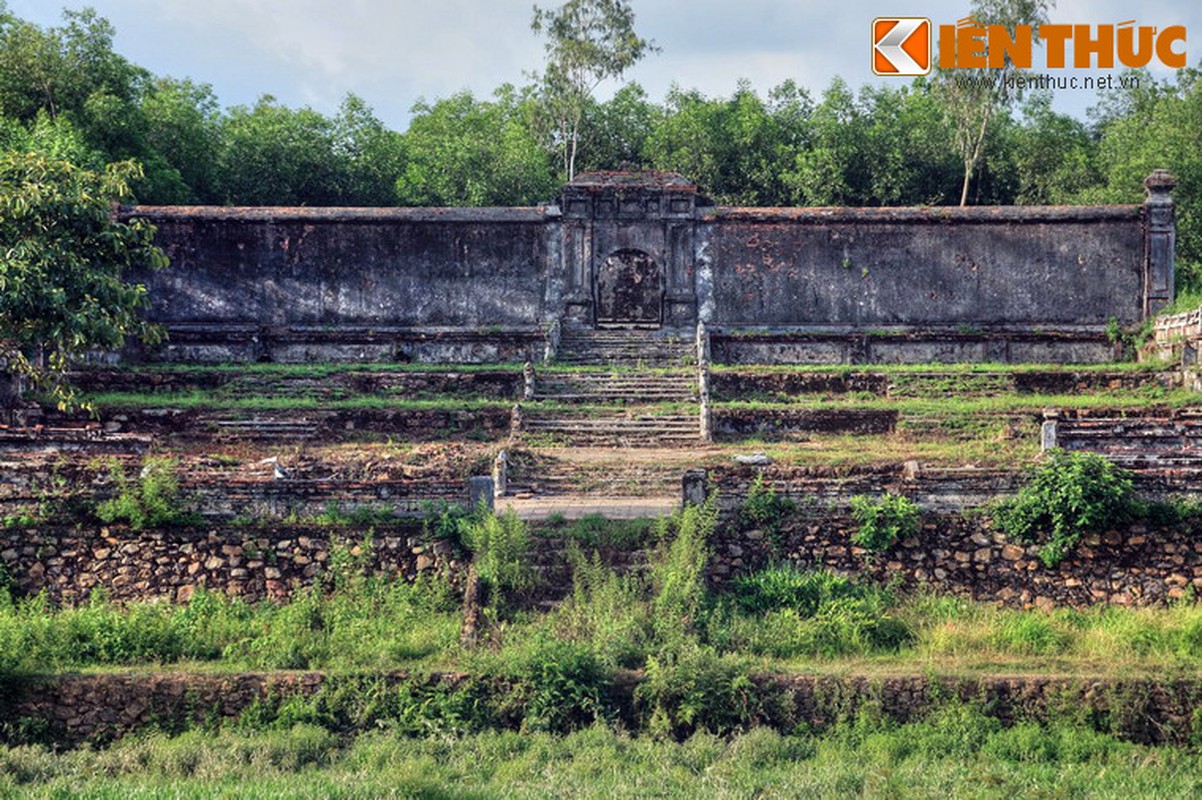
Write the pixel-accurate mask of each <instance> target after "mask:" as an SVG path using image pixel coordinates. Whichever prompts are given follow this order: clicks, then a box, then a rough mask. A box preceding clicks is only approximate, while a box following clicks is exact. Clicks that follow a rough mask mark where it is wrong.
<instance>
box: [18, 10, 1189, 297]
mask: <svg viewBox="0 0 1202 800" xmlns="http://www.w3.org/2000/svg"><path fill="white" fill-rule="evenodd" d="M1048 6H1049V2H1047V0H979V2H977V3H976V4H975V5H974V9H975V12H976V13H977V14H978V16H980V17H981V19H982V20H985V21H1001V22H1003V23H1005V24H1011V23H1013V22H1017V21H1021V20H1030V19H1038V18H1039V17H1040V15H1042V14H1045V13H1046V10H1047V8H1048ZM534 27H535V29H536V34H538V35H541V36H543V37H544V40H545V45H546V61H545V63H544V65H543V72H542V73H541V74H540V75H538V76H535V77H531V78H530V80H529V81H528V82H527V83H526V84H525V85H518V84H503V85H501V86H500V87H499V88H498V89H497V90H496V91H495V92H493V93H491V94H489V95H473V94H471V93H469V92H459V93H455V94H452V95H450V96H448V97H442V98H433V99H430V100H423V101H420V102H418V103H417V104H416V105H415V106H414V107H413V109H412V116H411V119H410V122H409V124H408V127H407V129H406V130H403V131H393V130H390V129H388V127H387V126H386V125H384V124H383V122H381V121H380V119H379V118H378V117H376V115H375V114H374V113H373V111H372V109H371V107H370V106H369V104H368V103H367V102H366V101H365V100H364V99H362V98H359V97H356V96H354V95H348V96H347V97H346V99H345V100H344V102H343V104H342V106H341V108H339V109H338V110H337V112H336V113H334V114H332V115H327V114H323V113H320V112H318V111H316V110H314V109H311V108H290V107H288V106H286V105H284V104H282V103H280V102H279V101H277V100H276V99H274V98H272V97H270V96H266V95H265V96H263V97H262V98H261V99H260V100H259V101H258V102H257V103H255V104H253V105H251V106H236V107H234V108H222V107H221V105H220V104H219V102H218V99H217V98H216V96H215V95H214V93H213V90H212V89H211V87H209V86H208V85H206V84H204V83H200V82H195V81H193V80H190V79H177V78H171V77H164V76H155V75H152V74H151V73H150V72H149V71H147V70H145V69H143V68H141V67H139V66H137V65H135V64H132V63H130V62H129V61H128V60H126V59H125V58H123V57H122V56H121V55H119V54H118V53H116V52H115V51H114V50H113V33H114V32H113V30H112V26H111V25H109V23H108V22H107V21H105V20H104V19H102V18H100V17H99V16H97V15H96V14H95V13H94V12H91V11H86V10H85V11H77V12H66V13H65V14H64V17H63V24H61V25H59V26H54V27H45V28H42V27H39V26H37V25H34V24H32V23H28V22H25V21H23V20H20V19H18V18H17V17H15V16H14V15H12V14H10V13H8V12H7V11H6V10H5V7H4V4H3V0H0V150H7V151H13V152H18V153H30V152H33V153H38V154H40V155H42V156H44V157H45V158H47V159H49V160H51V161H67V162H70V163H71V164H74V165H75V166H76V167H79V168H82V169H86V170H90V171H92V172H94V173H97V174H104V170H105V166H106V165H107V164H109V163H112V162H122V161H125V160H128V159H134V160H136V161H137V162H139V163H140V164H141V167H142V170H141V172H140V173H134V172H129V173H126V179H127V180H128V183H129V187H130V188H131V190H132V192H133V198H135V199H136V200H137V201H138V202H144V203H205V204H235V205H244V204H250V205H253V204H263V205H287V204H292V205H319V204H322V205H389V204H399V205H434V206H441V205H529V204H533V203H538V202H541V201H546V200H550V199H552V198H553V196H554V194H555V192H556V190H557V188H558V187H559V186H560V185H561V184H562V183H563V182H564V181H566V180H567V179H569V177H570V176H571V175H572V174H573V173H574V172H575V171H576V170H580V169H624V168H650V169H669V170H676V171H679V172H682V173H684V174H686V175H687V176H688V177H690V178H692V179H694V180H696V181H697V182H698V184H699V185H700V187H701V189H702V191H703V192H705V193H707V194H709V195H710V196H711V197H713V198H714V199H715V200H716V201H718V202H721V203H728V204H732V205H756V204H758V205H830V204H845V205H909V204H929V205H939V204H955V203H958V202H960V201H961V200H963V201H965V202H969V203H975V204H1011V203H1088V202H1107V203H1116V202H1118V203H1137V202H1140V200H1141V199H1142V197H1143V188H1142V185H1141V182H1142V180H1143V178H1144V177H1145V176H1146V175H1147V174H1148V172H1150V171H1151V170H1152V169H1153V168H1157V167H1164V168H1168V169H1170V170H1171V171H1173V172H1174V173H1175V174H1176V175H1177V177H1178V179H1179V181H1180V183H1179V185H1178V188H1177V190H1176V191H1175V193H1174V197H1175V198H1176V201H1177V204H1178V220H1179V228H1178V232H1179V236H1178V254H1179V264H1180V270H1181V275H1182V276H1183V278H1184V279H1185V281H1186V282H1187V283H1189V282H1198V283H1199V284H1200V285H1202V268H1200V267H1199V266H1198V265H1200V264H1202V205H1200V204H1202V146H1200V145H1202V142H1200V140H1199V131H1202V97H1200V93H1202V88H1200V82H1199V81H1198V80H1197V76H1198V71H1197V70H1195V69H1187V70H1182V71H1181V72H1180V73H1179V74H1178V75H1177V76H1176V77H1174V78H1170V79H1168V80H1159V81H1158V80H1154V79H1153V78H1152V77H1151V76H1150V75H1149V74H1147V73H1130V74H1126V75H1123V76H1122V77H1121V80H1119V81H1117V82H1116V83H1118V84H1119V87H1120V88H1117V89H1115V90H1114V91H1112V92H1111V93H1110V94H1108V95H1106V96H1104V97H1102V98H1100V102H1099V105H1098V106H1097V108H1096V109H1095V110H1094V112H1093V115H1092V116H1091V118H1090V119H1089V120H1087V121H1082V120H1078V119H1075V118H1073V117H1070V116H1066V115H1064V114H1060V113H1058V112H1056V111H1055V110H1054V109H1053V108H1052V105H1051V102H1050V95H1049V94H1048V93H1047V92H1033V93H1030V94H1028V95H1027V96H1025V97H1021V98H1020V97H1017V96H1010V95H1008V96H1006V97H1004V98H992V99H988V100H989V102H988V103H987V105H988V108H985V107H984V106H981V105H980V102H984V101H982V100H981V99H980V98H977V99H973V98H965V97H955V96H953V94H954V93H953V92H950V91H949V89H948V86H947V84H946V81H944V79H943V78H941V77H940V76H933V77H931V78H916V79H913V80H911V81H903V80H900V79H898V80H895V81H892V82H889V83H886V84H882V85H868V86H864V87H853V86H849V85H847V83H846V82H844V81H842V80H840V79H835V80H833V81H832V82H831V83H830V84H829V85H827V86H825V87H817V86H810V87H807V86H802V85H799V84H797V83H795V82H793V81H786V82H784V83H782V84H781V85H779V86H776V87H771V88H769V87H755V86H752V85H750V84H748V83H746V82H743V83H740V84H739V85H738V86H737V88H736V89H735V91H734V92H733V93H732V94H731V95H730V96H726V97H721V96H719V97H712V96H706V95H705V94H703V93H701V92H699V91H696V90H694V89H689V88H687V87H680V86H677V87H674V88H673V89H672V90H671V91H670V92H669V93H668V94H667V96H666V97H664V98H651V97H649V96H648V94H647V93H646V92H645V91H644V90H643V89H642V88H641V87H640V86H638V85H637V84H633V83H628V84H625V85H622V86H619V87H617V88H616V91H614V92H613V94H612V95H610V96H608V97H598V96H595V95H594V92H595V90H596V89H597V86H598V84H599V83H600V82H604V81H605V80H607V79H613V78H614V77H616V76H618V75H620V74H622V72H623V71H624V70H625V69H626V68H628V67H629V66H630V65H631V64H633V63H635V62H636V61H637V60H638V59H639V58H642V57H644V56H646V55H647V54H649V53H650V52H652V51H653V50H654V44H653V43H652V42H650V41H647V40H645V39H642V38H641V37H639V36H638V34H637V33H636V32H635V30H634V16H633V13H632V12H631V10H630V4H629V3H628V2H624V1H623V0H568V2H565V3H563V4H562V5H561V6H559V7H555V8H550V9H537V10H536V11H535V15H534ZM986 112H987V114H986ZM982 121H984V124H982ZM970 134H971V135H970ZM966 186H967V187H968V191H967V192H966V191H965V187H966Z"/></svg>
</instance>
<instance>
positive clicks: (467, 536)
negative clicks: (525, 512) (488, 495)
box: [459, 511, 534, 604]
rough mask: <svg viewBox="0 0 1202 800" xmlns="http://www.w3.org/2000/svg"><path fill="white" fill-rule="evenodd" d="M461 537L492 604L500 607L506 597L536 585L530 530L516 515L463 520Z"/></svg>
mask: <svg viewBox="0 0 1202 800" xmlns="http://www.w3.org/2000/svg"><path fill="white" fill-rule="evenodd" d="M459 536H460V541H461V542H462V543H463V545H464V546H465V547H467V549H468V550H470V551H471V553H472V562H473V563H474V564H475V566H476V574H477V575H479V576H480V581H481V582H482V583H484V584H485V585H486V586H487V587H488V590H489V602H490V603H495V604H499V603H500V602H501V599H502V597H503V596H504V595H505V594H507V593H510V592H520V591H522V590H525V589H529V588H530V587H531V586H533V585H534V573H533V572H532V571H531V569H530V564H529V555H530V530H529V528H528V527H527V526H526V523H524V522H522V520H520V519H518V516H517V514H515V513H514V512H512V511H510V512H507V513H505V514H501V515H497V514H489V513H483V512H478V513H476V514H475V515H474V516H472V517H470V518H467V519H465V520H464V524H463V525H462V527H461V529H460V534H459Z"/></svg>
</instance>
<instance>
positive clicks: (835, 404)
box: [713, 386, 1202, 417]
mask: <svg viewBox="0 0 1202 800" xmlns="http://www.w3.org/2000/svg"><path fill="white" fill-rule="evenodd" d="M1200 400H1202V395H1200V394H1199V393H1198V392H1192V391H1189V390H1185V389H1175V390H1168V389H1164V388H1163V387H1160V386H1146V387H1141V388H1138V389H1124V390H1106V391H1092V392H1090V393H1088V394H1003V395H995V396H991V397H960V398H957V397H940V398H887V397H878V396H867V397H865V396H859V395H855V396H850V397H845V396H838V395H820V394H797V395H790V396H789V397H788V400H787V402H779V401H777V402H766V401H762V400H744V401H739V400H731V401H725V402H721V403H714V404H713V408H714V410H715V411H720V410H722V409H724V408H731V409H752V410H756V411H790V410H796V409H797V408H799V407H801V408H805V409H807V410H810V409H846V410H852V409H866V410H896V411H898V412H900V413H902V414H913V415H930V416H939V417H947V416H953V415H956V414H993V413H998V412H1021V411H1038V410H1041V409H1043V408H1044V407H1046V406H1056V407H1059V408H1114V409H1127V408H1132V409H1135V408H1153V407H1164V408H1179V407H1182V406H1189V405H1196V404H1197V403H1198V402H1199V401H1200Z"/></svg>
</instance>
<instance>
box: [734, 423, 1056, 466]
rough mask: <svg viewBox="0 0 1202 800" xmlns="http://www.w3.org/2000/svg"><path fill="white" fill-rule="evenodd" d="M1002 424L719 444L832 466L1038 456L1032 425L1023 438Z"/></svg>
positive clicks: (1014, 462) (999, 462)
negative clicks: (939, 433)
mask: <svg viewBox="0 0 1202 800" xmlns="http://www.w3.org/2000/svg"><path fill="white" fill-rule="evenodd" d="M1005 428H1006V426H1002V425H994V426H993V427H992V429H991V430H990V432H989V433H988V435H982V436H979V437H977V438H973V439H968V440H963V439H951V438H943V437H930V436H921V437H919V436H913V435H910V434H908V433H906V432H903V431H898V432H896V433H885V434H850V433H844V434H829V433H806V434H805V438H804V440H802V441H799V442H773V441H763V440H757V439H746V440H743V441H740V442H739V443H738V445H737V446H734V445H731V444H729V443H728V444H724V445H721V446H722V447H724V448H726V449H727V450H730V452H731V453H732V454H733V453H747V452H750V451H762V452H764V453H765V454H766V455H768V456H770V457H771V458H773V459H774V460H775V461H777V462H780V463H786V464H798V465H802V466H810V467H829V468H833V469H838V468H842V467H858V466H871V465H879V464H891V463H892V464H897V463H901V462H903V461H912V460H913V461H918V462H920V463H921V464H923V465H924V466H933V467H939V466H952V467H954V466H962V465H964V464H973V465H975V466H978V467H997V468H1005V467H1016V466H1021V465H1025V464H1028V463H1030V461H1031V459H1033V458H1034V457H1035V456H1037V455H1039V437H1038V431H1037V430H1036V429H1034V428H1033V429H1032V430H1030V431H1027V432H1025V435H1022V436H1011V435H1008V432H1006V430H1005ZM723 460H725V459H723Z"/></svg>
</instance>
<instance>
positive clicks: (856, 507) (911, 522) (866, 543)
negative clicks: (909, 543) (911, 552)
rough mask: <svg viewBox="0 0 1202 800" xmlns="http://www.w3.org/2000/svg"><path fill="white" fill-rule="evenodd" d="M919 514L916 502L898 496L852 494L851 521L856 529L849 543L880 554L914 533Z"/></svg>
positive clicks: (916, 531) (917, 525) (916, 529)
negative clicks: (855, 525) (876, 496)
mask: <svg viewBox="0 0 1202 800" xmlns="http://www.w3.org/2000/svg"><path fill="white" fill-rule="evenodd" d="M921 513H922V510H921V509H920V508H919V507H918V504H917V503H915V502H914V501H913V500H911V499H910V498H908V497H903V496H902V495H896V494H884V495H881V496H880V497H879V498H872V497H868V496H867V495H862V494H860V495H856V496H855V497H853V498H851V518H852V519H853V520H854V521H855V523H856V524H857V525H858V526H859V528H858V529H857V530H856V532H855V533H853V534H852V535H851V540H852V542H853V543H855V544H857V545H859V546H860V547H863V548H864V549H865V550H869V551H871V552H873V553H880V552H883V551H885V550H888V549H889V548H890V547H892V546H893V545H894V544H895V543H896V542H897V540H898V539H905V538H907V537H910V536H914V535H915V534H917V533H918V530H919V524H920V519H919V517H920V515H921Z"/></svg>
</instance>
